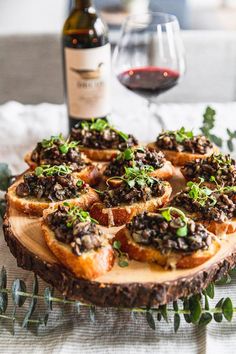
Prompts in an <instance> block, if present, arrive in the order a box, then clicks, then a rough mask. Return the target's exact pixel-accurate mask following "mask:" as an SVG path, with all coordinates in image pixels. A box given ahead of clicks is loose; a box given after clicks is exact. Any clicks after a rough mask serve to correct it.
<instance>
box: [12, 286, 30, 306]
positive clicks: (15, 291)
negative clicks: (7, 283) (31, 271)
mask: <svg viewBox="0 0 236 354" xmlns="http://www.w3.org/2000/svg"><path fill="white" fill-rule="evenodd" d="M11 290H12V300H13V303H14V304H15V305H16V306H18V307H22V306H23V305H24V303H25V301H26V299H27V297H26V296H23V295H20V294H19V292H21V293H25V292H26V284H25V282H24V281H23V280H20V279H16V280H15V281H14V282H13V284H12V288H11Z"/></svg>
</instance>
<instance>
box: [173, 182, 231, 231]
mask: <svg viewBox="0 0 236 354" xmlns="http://www.w3.org/2000/svg"><path fill="white" fill-rule="evenodd" d="M211 187H213V186H211ZM171 204H172V205H175V206H177V207H180V208H181V209H183V210H184V211H185V212H186V213H188V215H189V216H190V217H191V218H193V219H194V220H195V221H197V222H200V223H201V224H203V225H204V226H205V227H206V228H207V229H208V230H209V231H211V232H212V233H214V234H216V235H217V236H221V235H225V234H229V233H233V232H235V231H236V186H231V187H230V186H226V187H222V186H219V185H218V186H217V185H215V186H214V188H209V187H208V186H206V185H205V184H204V180H203V179H201V181H200V182H188V183H187V187H186V188H185V189H184V190H183V191H182V192H180V193H178V194H176V195H175V197H174V198H173V199H172V201H171Z"/></svg>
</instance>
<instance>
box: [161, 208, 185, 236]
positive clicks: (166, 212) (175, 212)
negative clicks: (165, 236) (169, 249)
mask: <svg viewBox="0 0 236 354" xmlns="http://www.w3.org/2000/svg"><path fill="white" fill-rule="evenodd" d="M159 211H160V212H161V215H162V216H163V218H164V219H165V220H166V221H167V222H170V221H171V220H173V216H177V218H180V220H181V222H182V225H181V226H180V227H179V228H178V229H177V230H176V235H177V236H178V237H185V236H187V235H188V218H187V216H186V215H185V213H184V212H183V211H182V210H180V209H178V208H174V207H169V208H162V209H159Z"/></svg>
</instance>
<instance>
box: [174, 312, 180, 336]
mask: <svg viewBox="0 0 236 354" xmlns="http://www.w3.org/2000/svg"><path fill="white" fill-rule="evenodd" d="M180 321H181V319H180V315H179V314H178V313H175V314H174V331H175V333H177V332H178V330H179V327H180Z"/></svg>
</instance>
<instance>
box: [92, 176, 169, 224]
mask: <svg viewBox="0 0 236 354" xmlns="http://www.w3.org/2000/svg"><path fill="white" fill-rule="evenodd" d="M166 183H167V184H166V188H165V193H164V194H163V195H162V196H161V197H156V198H152V199H150V200H148V201H146V202H137V203H133V204H131V205H122V206H117V207H113V208H106V207H105V206H104V204H103V203H102V202H97V203H94V204H93V205H92V207H91V209H90V215H91V216H92V217H93V218H94V219H96V220H97V221H98V222H99V224H101V225H104V226H121V225H124V224H126V223H127V222H129V221H130V220H131V219H132V218H133V217H134V216H135V215H137V214H140V213H142V212H143V211H149V212H154V211H156V210H157V209H159V208H161V207H163V206H164V205H165V204H166V203H167V202H168V201H169V199H170V195H171V193H172V188H171V186H170V184H169V183H168V182H166Z"/></svg>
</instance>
